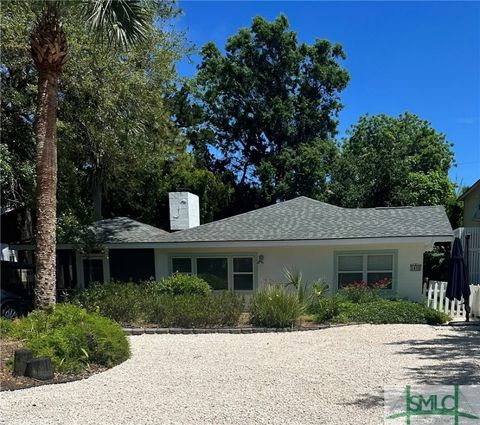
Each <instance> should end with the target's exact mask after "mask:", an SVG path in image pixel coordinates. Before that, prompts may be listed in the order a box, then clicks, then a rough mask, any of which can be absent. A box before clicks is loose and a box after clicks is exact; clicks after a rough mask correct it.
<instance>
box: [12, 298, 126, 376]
mask: <svg viewBox="0 0 480 425" xmlns="http://www.w3.org/2000/svg"><path fill="white" fill-rule="evenodd" d="M8 336H9V337H12V338H15V339H18V340H21V341H24V343H25V346H27V347H28V348H30V349H31V350H32V351H33V353H34V355H35V356H39V357H40V356H47V357H50V358H51V359H52V363H53V366H54V369H55V371H57V372H64V373H76V372H79V371H81V370H82V369H83V368H84V367H85V366H87V365H89V364H95V365H100V366H106V367H112V366H115V365H117V364H119V363H121V362H123V361H125V360H126V359H128V358H129V356H130V348H129V344H128V340H127V338H126V336H125V333H124V332H123V330H122V328H121V327H120V326H119V325H118V324H117V323H115V322H113V321H112V320H109V319H107V318H105V317H102V316H100V315H98V314H96V313H88V312H87V311H86V310H84V309H82V308H80V307H78V306H75V305H71V304H59V305H57V306H56V307H55V309H51V310H46V311H40V310H36V311H33V312H32V313H30V314H29V315H28V316H27V317H24V318H21V319H19V320H17V321H15V322H13V326H12V327H11V328H10V329H9V330H8Z"/></svg>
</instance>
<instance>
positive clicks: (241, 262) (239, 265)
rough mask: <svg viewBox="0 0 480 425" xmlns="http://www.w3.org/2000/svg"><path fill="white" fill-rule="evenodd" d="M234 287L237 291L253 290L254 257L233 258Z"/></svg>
mask: <svg viewBox="0 0 480 425" xmlns="http://www.w3.org/2000/svg"><path fill="white" fill-rule="evenodd" d="M233 289H234V290H235V291H252V290H253V258H252V257H237V258H235V257H234V258H233Z"/></svg>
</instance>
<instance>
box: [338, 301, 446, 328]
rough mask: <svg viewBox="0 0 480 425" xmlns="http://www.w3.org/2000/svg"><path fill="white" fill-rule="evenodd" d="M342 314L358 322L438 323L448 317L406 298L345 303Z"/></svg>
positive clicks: (349, 319) (443, 321) (350, 320)
mask: <svg viewBox="0 0 480 425" xmlns="http://www.w3.org/2000/svg"><path fill="white" fill-rule="evenodd" d="M341 312H342V314H343V315H344V316H345V317H346V318H347V319H348V321H349V322H359V323H412V324H415V323H419V324H422V323H424V324H429V325H438V324H441V323H445V322H447V321H448V320H449V319H450V318H449V316H447V315H446V314H444V313H442V312H439V311H436V310H433V309H431V308H429V307H427V306H425V305H423V304H417V303H414V302H411V301H406V300H382V299H380V300H377V301H374V302H370V303H363V304H354V303H345V304H343V305H342V308H341Z"/></svg>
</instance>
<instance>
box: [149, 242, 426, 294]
mask: <svg viewBox="0 0 480 425" xmlns="http://www.w3.org/2000/svg"><path fill="white" fill-rule="evenodd" d="M370 250H375V251H381V250H398V263H397V271H396V275H397V282H396V289H397V291H396V293H397V295H398V296H399V297H402V298H409V299H411V300H412V301H418V302H421V301H422V300H423V295H422V271H410V264H413V263H419V264H422V268H423V253H424V252H425V251H426V250H428V247H427V246H424V245H422V244H383V245H379V244H375V245H373V244H372V245H364V246H362V247H359V246H358V245H352V246H346V245H342V246H328V247H321V246H305V247H266V248H250V249H249V248H238V249H234V248H217V249H215V248H205V249H169V250H165V249H156V250H155V267H156V278H157V279H161V278H162V277H164V276H167V275H168V274H169V264H168V263H169V256H170V255H174V254H179V253H184V254H185V253H192V254H193V253H199V252H202V253H209V254H213V253H218V254H221V253H224V254H234V253H237V252H238V253H249V254H257V256H258V255H263V258H264V260H263V264H258V265H257V267H258V271H257V272H258V286H259V287H261V286H262V285H265V283H268V282H284V281H285V277H284V275H283V270H284V268H285V267H288V268H290V269H294V268H296V269H298V270H300V271H301V272H302V274H303V276H304V278H305V279H306V280H307V281H314V280H316V279H318V278H323V279H325V280H326V281H327V283H328V284H329V285H330V287H331V288H334V287H336V275H335V273H334V257H335V255H334V253H335V252H336V251H358V252H365V251H370Z"/></svg>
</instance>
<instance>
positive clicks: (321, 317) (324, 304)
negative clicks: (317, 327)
mask: <svg viewBox="0 0 480 425" xmlns="http://www.w3.org/2000/svg"><path fill="white" fill-rule="evenodd" d="M343 302H344V301H343V300H342V298H340V296H339V295H338V294H335V295H334V296H333V297H330V298H321V299H319V300H317V301H316V302H312V303H311V304H310V305H309V306H308V312H309V313H310V314H313V315H315V321H316V322H318V323H323V322H328V321H330V320H332V319H333V318H334V317H337V316H338V315H339V314H340V309H341V304H342V303H343Z"/></svg>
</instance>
